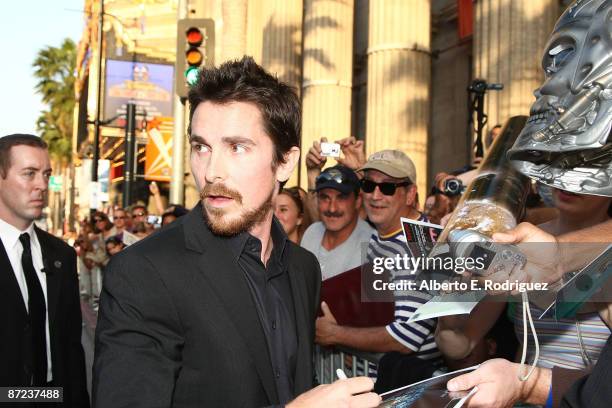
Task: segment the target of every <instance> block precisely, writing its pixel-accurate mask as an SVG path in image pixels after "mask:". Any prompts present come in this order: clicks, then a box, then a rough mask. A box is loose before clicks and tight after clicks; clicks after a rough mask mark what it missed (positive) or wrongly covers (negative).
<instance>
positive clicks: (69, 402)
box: [0, 228, 89, 407]
mask: <svg viewBox="0 0 612 408" xmlns="http://www.w3.org/2000/svg"><path fill="white" fill-rule="evenodd" d="M35 230H36V235H37V237H38V241H39V242H40V246H41V249H42V255H43V264H44V265H45V271H46V276H47V310H48V317H49V336H50V342H51V364H52V372H53V384H54V386H56V387H64V404H63V406H64V407H89V396H88V394H87V386H86V381H87V380H86V375H85V358H84V354H83V347H82V346H81V331H82V320H81V306H80V300H79V283H78V277H77V271H76V254H75V252H74V249H72V248H71V247H70V246H68V245H67V244H65V243H64V242H63V241H62V240H60V239H58V238H56V237H54V236H53V235H51V234H49V233H47V232H45V231H42V230H40V229H38V228H35ZM0 319H1V323H0V386H28V385H29V379H30V378H31V370H29V369H28V368H27V367H25V364H24V362H25V361H26V356H25V353H27V349H26V348H25V347H24V343H25V336H24V331H25V330H27V324H28V323H27V320H28V319H27V311H26V308H25V304H24V302H23V297H22V295H21V291H20V290H19V285H18V283H17V280H16V279H15V273H14V271H13V268H12V267H11V263H10V261H9V259H8V255H7V252H6V249H5V248H4V246H3V245H2V243H1V242H0Z"/></svg>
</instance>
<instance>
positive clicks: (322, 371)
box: [314, 345, 382, 384]
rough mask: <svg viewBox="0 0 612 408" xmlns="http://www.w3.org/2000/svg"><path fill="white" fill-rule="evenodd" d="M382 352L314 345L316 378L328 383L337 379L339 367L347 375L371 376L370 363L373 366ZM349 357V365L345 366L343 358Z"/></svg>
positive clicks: (322, 382) (376, 363)
mask: <svg viewBox="0 0 612 408" xmlns="http://www.w3.org/2000/svg"><path fill="white" fill-rule="evenodd" d="M381 357H382V354H378V353H368V352H364V351H359V350H354V349H350V348H346V347H334V348H329V347H321V346H318V345H317V346H316V347H315V359H314V361H315V370H316V372H317V378H318V379H319V382H320V383H321V384H330V383H332V382H334V381H335V380H337V379H338V378H337V377H336V369H338V368H340V369H342V371H344V372H345V373H346V375H347V377H357V376H366V377H367V376H370V377H371V376H372V374H374V373H375V372H372V370H370V363H372V364H374V365H375V366H377V365H378V361H379V360H380V358H381ZM346 358H349V359H350V361H351V367H350V369H349V370H347V369H346V368H347V367H346V363H345V359H346Z"/></svg>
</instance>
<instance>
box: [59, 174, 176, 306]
mask: <svg viewBox="0 0 612 408" xmlns="http://www.w3.org/2000/svg"><path fill="white" fill-rule="evenodd" d="M152 186H155V185H154V184H152ZM151 191H152V195H153V197H154V198H158V196H159V190H158V189H157V188H155V187H151ZM155 201H156V202H157V201H159V202H161V200H155ZM158 208H159V206H158ZM187 212H188V211H187V209H186V208H185V207H183V206H182V205H175V204H171V205H169V206H168V207H167V208H165V209H163V207H162V208H161V216H155V215H153V216H149V212H148V210H147V206H146V205H144V204H143V203H136V204H134V205H132V206H131V207H130V208H122V207H119V206H108V207H107V208H106V210H105V211H95V212H93V213H92V215H91V216H90V217H87V218H85V219H83V220H81V221H80V222H79V232H78V234H76V235H75V236H74V237H73V238H70V237H68V239H67V241H68V242H70V243H72V245H73V247H74V249H75V251H76V253H77V270H78V274H79V290H80V294H81V297H82V298H83V299H84V300H85V301H88V302H90V303H91V305H92V306H93V308H94V309H95V310H97V307H98V299H99V297H100V291H101V290H102V279H103V275H104V269H105V267H106V265H107V264H108V262H109V260H110V259H111V257H113V256H114V255H116V254H118V253H119V252H121V251H122V250H123V249H124V248H126V247H127V246H129V245H131V244H133V243H134V242H136V241H138V240H140V239H143V238H145V237H147V236H148V235H150V234H151V233H152V232H154V231H155V229H157V228H159V227H161V226H164V225H168V224H170V223H172V222H173V221H175V220H176V219H178V218H180V217H182V216H183V215H185V214H187Z"/></svg>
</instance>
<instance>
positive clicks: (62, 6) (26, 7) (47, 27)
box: [0, 0, 85, 136]
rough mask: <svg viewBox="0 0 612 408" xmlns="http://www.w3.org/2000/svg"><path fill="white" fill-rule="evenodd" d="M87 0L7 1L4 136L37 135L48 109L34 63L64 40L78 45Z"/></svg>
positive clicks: (0, 116) (1, 69)
mask: <svg viewBox="0 0 612 408" xmlns="http://www.w3.org/2000/svg"><path fill="white" fill-rule="evenodd" d="M84 4H85V0H27V1H26V0H16V1H10V2H8V1H7V2H4V4H3V7H2V13H0V51H1V53H0V56H1V57H0V61H1V62H0V74H1V75H0V90H1V93H0V95H1V96H0V136H4V135H7V134H11V133H33V134H36V119H37V118H38V116H39V115H40V111H41V110H42V109H44V105H43V103H42V102H41V99H40V95H38V94H36V91H35V90H34V86H35V84H36V80H35V78H34V69H33V68H32V62H34V59H35V58H36V53H37V52H38V51H39V50H40V49H41V48H44V47H45V46H48V45H51V46H55V47H57V46H59V45H60V44H61V43H62V41H63V40H64V38H67V37H68V38H71V39H72V40H74V42H75V43H78V41H79V39H80V38H81V35H82V32H83V27H84V25H85V20H84V14H83V13H82V12H79V10H83V6H84Z"/></svg>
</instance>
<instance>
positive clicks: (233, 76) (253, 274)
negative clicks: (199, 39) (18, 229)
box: [93, 57, 380, 408]
mask: <svg viewBox="0 0 612 408" xmlns="http://www.w3.org/2000/svg"><path fill="white" fill-rule="evenodd" d="M189 102H190V106H191V111H190V124H189V133H190V137H189V139H190V145H191V169H192V173H193V175H194V178H195V181H196V184H197V186H198V189H199V191H200V196H201V202H200V203H199V204H198V205H197V206H196V207H195V208H194V209H193V210H192V211H191V212H190V213H189V214H187V215H186V216H184V217H182V218H181V219H180V220H177V221H176V222H174V223H172V224H171V225H169V226H167V227H165V228H164V229H163V230H161V231H160V232H159V233H157V234H154V235H152V236H150V237H148V238H146V239H144V240H142V241H140V242H138V243H137V244H135V245H133V246H130V247H129V248H127V249H126V250H124V251H123V252H122V253H120V254H118V255H116V256H115V257H114V258H113V259H112V261H111V263H110V264H109V266H108V270H107V273H106V274H105V278H104V288H103V292H102V296H101V299H100V315H99V319H98V326H97V330H96V356H95V361H94V378H93V398H94V405H95V406H97V407H100V408H104V407H113V408H115V407H131V408H133V407H146V408H151V407H200V406H206V407H237V406H248V407H258V406H259V407H260V406H270V405H286V406H287V407H293V408H295V407H319V406H320V407H334V406H352V407H367V406H376V405H377V404H378V402H379V401H380V398H379V397H378V396H377V395H376V394H373V393H370V392H368V391H370V390H371V389H372V386H373V383H372V381H371V380H370V379H368V378H353V379H349V380H339V381H337V382H336V383H334V384H331V385H323V386H319V387H317V388H315V389H313V390H310V389H311V388H312V387H313V385H314V384H313V383H314V370H313V361H312V351H313V340H314V321H315V318H316V311H317V306H318V301H319V287H320V280H321V276H320V270H319V266H318V264H317V261H316V258H315V257H314V256H313V255H312V254H311V253H309V252H307V251H305V250H304V249H301V248H300V247H298V246H297V245H295V244H293V243H292V242H290V241H289V240H288V238H287V236H286V235H285V234H284V232H283V230H282V227H281V225H280V223H279V222H278V220H276V219H275V218H274V216H273V205H272V204H273V202H274V199H275V198H276V196H277V195H278V192H279V190H280V187H281V186H282V184H284V182H285V181H286V180H287V179H288V178H289V176H290V175H291V173H292V171H293V169H294V167H295V165H296V164H297V162H298V158H299V147H298V146H299V140H300V133H299V132H300V127H301V123H300V106H299V100H298V98H297V96H296V94H295V93H294V92H293V90H292V89H291V88H290V87H288V86H287V85H285V84H283V83H281V82H279V81H278V80H277V79H276V78H274V77H272V76H271V75H269V74H268V73H266V72H265V71H264V70H263V69H262V68H261V67H259V66H258V65H257V64H256V63H255V62H254V61H253V59H252V58H249V57H245V58H243V59H242V60H240V61H233V62H227V63H225V64H223V65H221V66H220V67H219V68H213V69H205V70H203V71H202V72H201V73H200V78H199V82H198V84H197V85H196V86H195V87H194V88H193V89H192V90H191V92H190V94H189ZM309 390H310V391H309Z"/></svg>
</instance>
